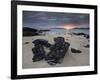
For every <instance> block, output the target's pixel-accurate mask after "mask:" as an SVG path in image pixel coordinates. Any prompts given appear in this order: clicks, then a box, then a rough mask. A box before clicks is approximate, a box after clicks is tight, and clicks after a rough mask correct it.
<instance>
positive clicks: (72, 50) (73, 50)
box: [71, 48, 82, 53]
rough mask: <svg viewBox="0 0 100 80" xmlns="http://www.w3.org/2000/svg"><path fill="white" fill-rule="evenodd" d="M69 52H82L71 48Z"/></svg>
mask: <svg viewBox="0 0 100 80" xmlns="http://www.w3.org/2000/svg"><path fill="white" fill-rule="evenodd" d="M71 52H72V53H81V52H82V51H80V50H77V49H74V48H71Z"/></svg>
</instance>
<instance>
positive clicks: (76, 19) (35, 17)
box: [23, 11, 89, 29]
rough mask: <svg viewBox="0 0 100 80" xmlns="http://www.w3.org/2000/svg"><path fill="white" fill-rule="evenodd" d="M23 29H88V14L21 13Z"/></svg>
mask: <svg viewBox="0 0 100 80" xmlns="http://www.w3.org/2000/svg"><path fill="white" fill-rule="evenodd" d="M23 27H30V28H35V29H50V28H65V29H73V28H87V27H89V14H82V13H81V14H80V13H62V12H40V11H23Z"/></svg>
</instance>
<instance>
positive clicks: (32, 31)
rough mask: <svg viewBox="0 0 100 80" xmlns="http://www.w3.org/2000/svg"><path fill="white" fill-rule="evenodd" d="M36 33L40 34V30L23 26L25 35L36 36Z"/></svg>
mask: <svg viewBox="0 0 100 80" xmlns="http://www.w3.org/2000/svg"><path fill="white" fill-rule="evenodd" d="M35 35H39V34H38V30H36V29H33V28H29V27H23V36H35Z"/></svg>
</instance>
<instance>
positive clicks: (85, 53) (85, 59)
mask: <svg viewBox="0 0 100 80" xmlns="http://www.w3.org/2000/svg"><path fill="white" fill-rule="evenodd" d="M58 36H62V37H64V38H65V41H66V42H69V43H70V48H69V50H68V52H67V53H66V55H65V57H64V60H63V62H62V63H61V64H56V65H54V66H51V65H49V64H48V63H47V62H46V61H45V60H41V61H37V62H32V56H33V53H32V48H33V47H34V44H32V41H33V40H36V39H45V40H48V42H49V43H51V44H53V43H54V41H53V38H54V37H58ZM26 42H29V43H27V44H25V43H26ZM87 44H89V42H88V39H86V38H85V37H84V36H77V35H70V34H65V35H59V34H56V35H49V34H47V35H41V36H32V37H23V44H22V45H23V47H22V51H23V52H22V68H23V69H26V68H27V69H28V68H48V67H67V66H68V67H69V66H70V67H71V66H88V65H89V48H85V47H84V46H85V45H87ZM71 48H75V49H78V50H81V51H82V53H72V52H71ZM45 50H46V52H48V51H49V50H48V49H46V48H45Z"/></svg>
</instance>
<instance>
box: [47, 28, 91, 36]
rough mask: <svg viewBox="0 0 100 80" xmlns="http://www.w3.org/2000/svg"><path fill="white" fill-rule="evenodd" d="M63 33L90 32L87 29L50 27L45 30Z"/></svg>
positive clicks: (51, 32)
mask: <svg viewBox="0 0 100 80" xmlns="http://www.w3.org/2000/svg"><path fill="white" fill-rule="evenodd" d="M65 33H84V34H88V35H89V33H90V30H89V29H70V30H67V29H50V31H47V32H46V34H65Z"/></svg>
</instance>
